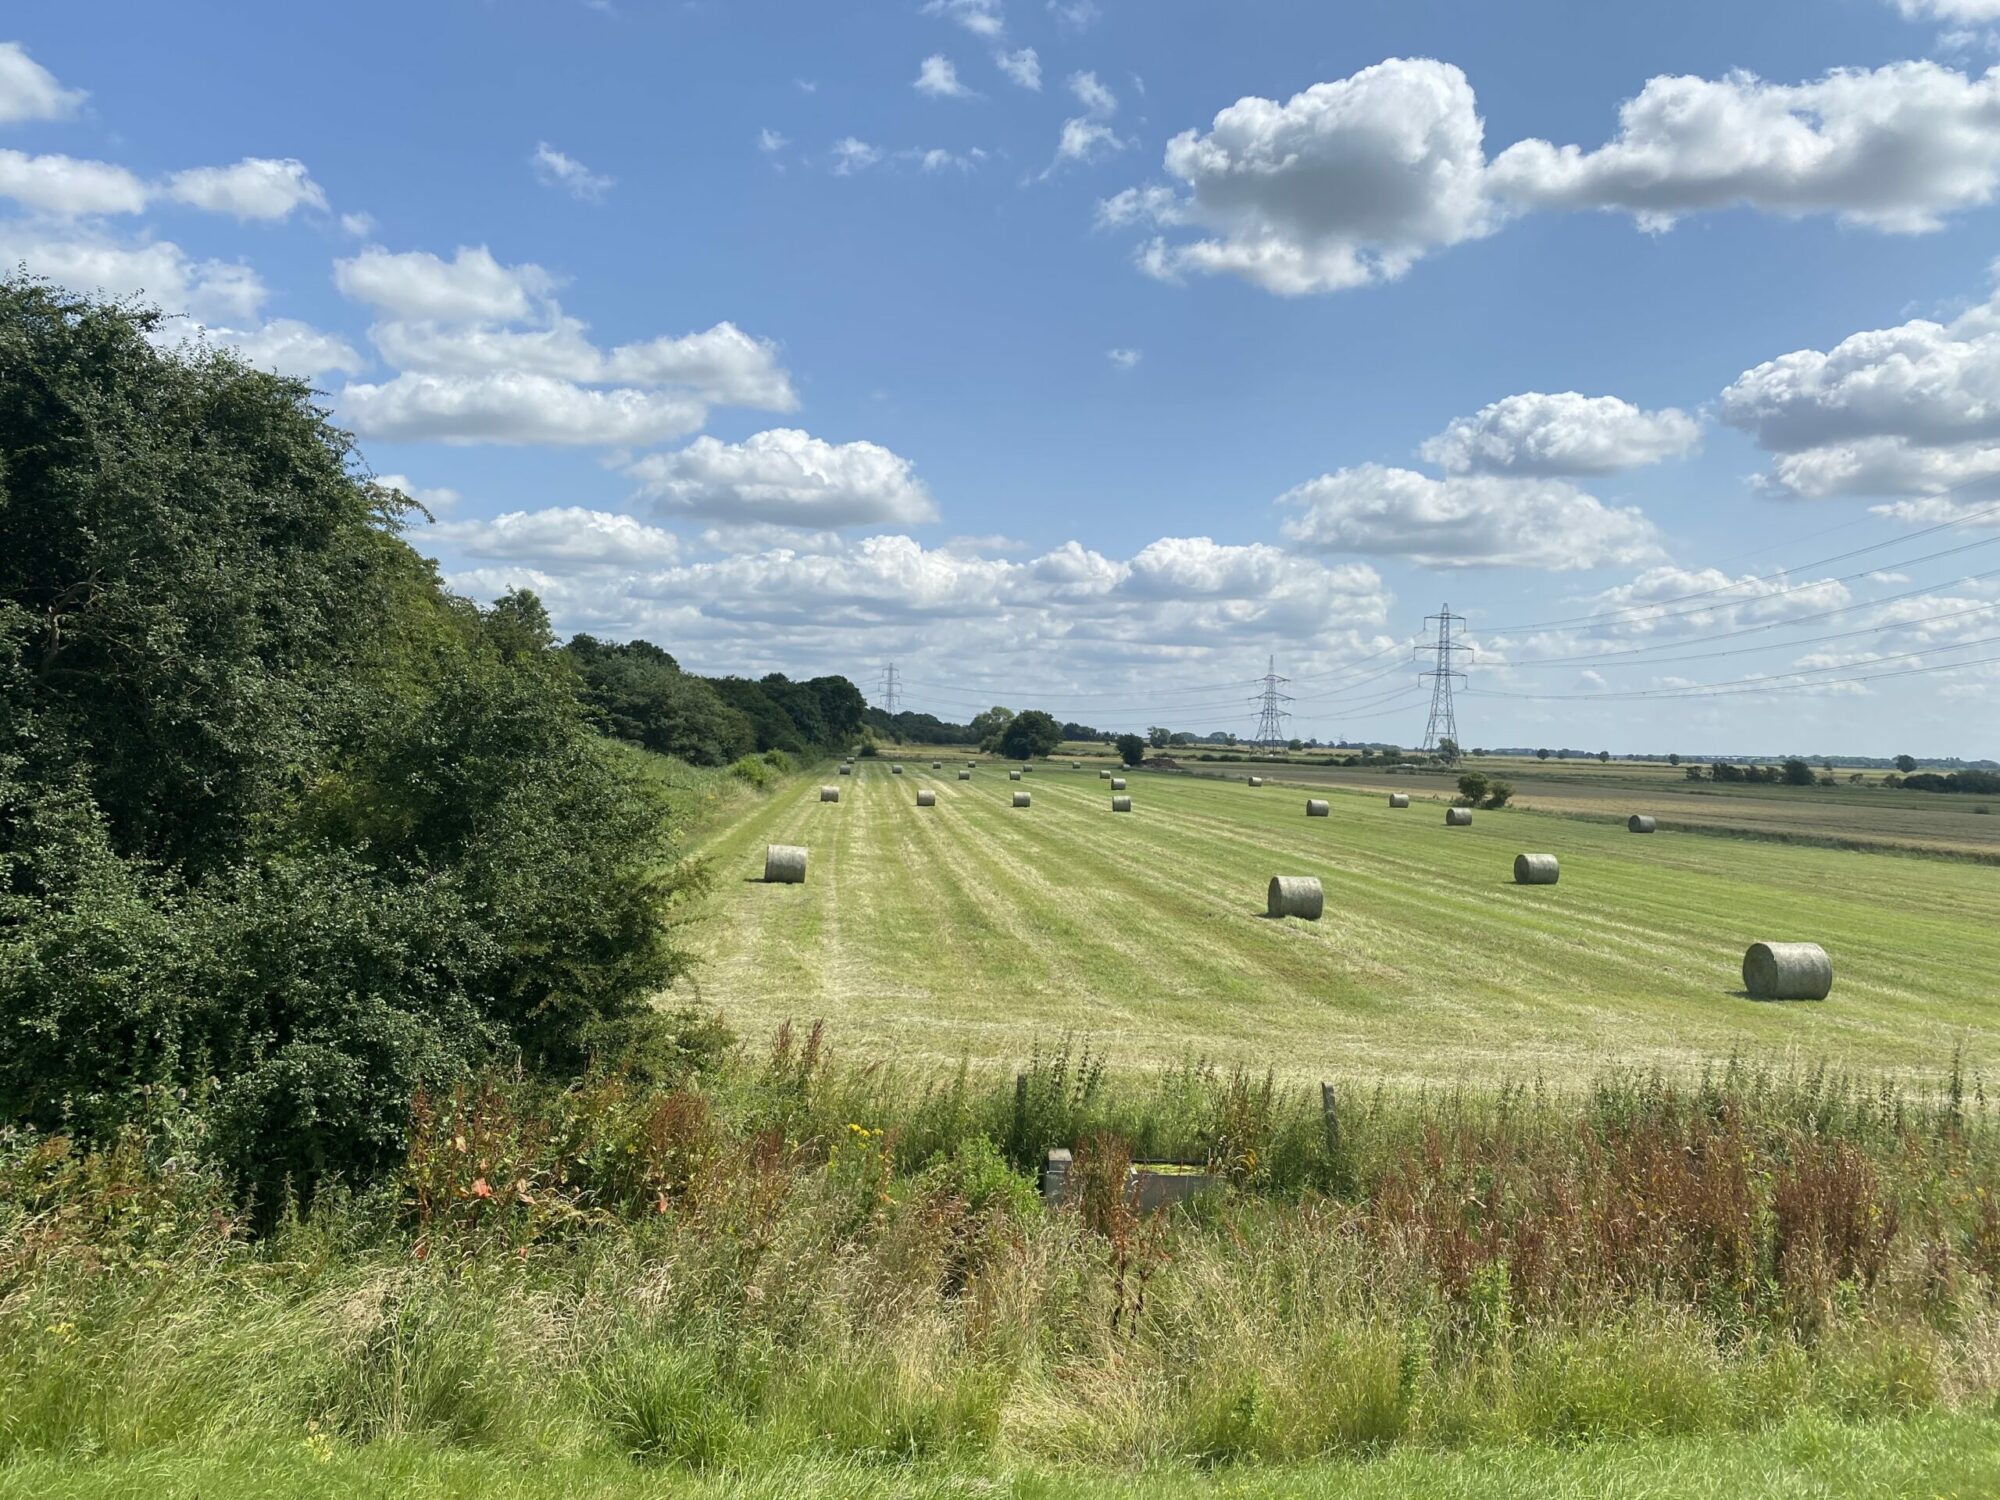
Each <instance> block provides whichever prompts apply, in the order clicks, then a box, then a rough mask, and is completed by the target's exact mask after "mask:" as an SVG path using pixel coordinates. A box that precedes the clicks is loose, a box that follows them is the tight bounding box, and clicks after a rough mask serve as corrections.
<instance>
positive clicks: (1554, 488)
mask: <svg viewBox="0 0 2000 1500" xmlns="http://www.w3.org/2000/svg"><path fill="white" fill-rule="evenodd" d="M1278 504H1279V505H1280V506H1281V507H1283V508H1284V509H1286V510H1288V511H1292V512H1295V513H1294V514H1291V515H1288V516H1287V517H1286V519H1285V520H1284V522H1283V524H1282V526H1281V530H1282V531H1283V533H1284V535H1285V537H1286V538H1287V539H1288V540H1289V541H1291V542H1292V543H1293V544H1294V545H1296V546H1298V547H1300V548H1303V549H1305V550H1307V551H1313V552H1334V553H1338V552H1358V553H1362V554H1364V555H1368V556H1378V557H1406V558H1409V559H1410V560H1411V561H1413V562H1419V563H1422V564H1424V565H1425V566H1426V567H1433V568H1481V567H1517V568H1542V569H1547V570H1549V571H1552V572H1561V571H1568V570H1572V569H1578V568H1598V567H1605V566H1608V565H1613V564H1616V565H1630V564H1634V563H1641V562H1646V561H1649V560H1650V559H1652V558H1655V557H1657V556H1659V554H1660V546H1659V538H1658V534H1657V533H1656V532H1655V530H1654V528H1653V525H1652V523H1651V522H1650V521H1648V520H1647V519H1646V518H1645V516H1644V515H1643V514H1641V513H1640V512H1639V511H1638V510H1637V509H1634V508H1629V507H1627V508H1614V507H1611V506H1607V505H1605V504H1603V503H1602V502H1601V501H1599V500H1598V499H1596V497H1594V496H1592V495H1588V494H1585V493H1584V492H1583V491H1582V490H1580V489H1578V488H1577V487H1576V486H1575V485H1573V484H1569V483H1567V482H1566V481H1563V480H1560V479H1515V478H1503V477H1498V476H1492V475H1484V474H1471V475H1453V476H1449V477H1447V478H1444V479H1433V478H1431V477H1430V476H1428V475H1425V474H1418V473H1415V472H1413V471H1412V470H1409V469H1392V468H1385V467H1383V466H1381V465H1378V464H1364V465H1362V466H1361V467H1359V468H1355V469H1341V470H1339V471H1338V472H1336V473H1333V474H1322V475H1321V476H1320V477H1319V478H1317V479H1313V480H1309V481H1307V482H1306V483H1305V484H1302V485H1299V486H1298V487H1297V488H1295V489H1292V490H1289V491H1287V492H1286V493H1285V494H1284V495H1282V496H1280V497H1279V499H1278Z"/></svg>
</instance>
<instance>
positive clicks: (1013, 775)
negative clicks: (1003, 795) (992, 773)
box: [1007, 771, 1021, 781]
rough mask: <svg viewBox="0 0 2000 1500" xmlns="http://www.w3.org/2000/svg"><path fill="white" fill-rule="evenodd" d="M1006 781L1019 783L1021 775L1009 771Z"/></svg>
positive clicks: (1017, 772)
mask: <svg viewBox="0 0 2000 1500" xmlns="http://www.w3.org/2000/svg"><path fill="white" fill-rule="evenodd" d="M1007 779H1008V780H1009V781H1019V780H1020V779H1021V773H1020V772H1019V771H1009V772H1008V773H1007Z"/></svg>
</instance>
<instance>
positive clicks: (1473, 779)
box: [1458, 771, 1493, 807]
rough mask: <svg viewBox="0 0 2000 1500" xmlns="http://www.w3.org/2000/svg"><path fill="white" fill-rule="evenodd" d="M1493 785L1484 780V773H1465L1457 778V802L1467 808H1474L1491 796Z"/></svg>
mask: <svg viewBox="0 0 2000 1500" xmlns="http://www.w3.org/2000/svg"><path fill="white" fill-rule="evenodd" d="M1492 790H1493V783H1492V782H1490V781H1488V780H1487V779H1486V773H1485V772H1484V771H1467V772H1466V773H1465V774H1464V775H1463V776H1461V777H1459V778H1458V800H1459V801H1460V802H1463V803H1464V804H1465V805H1466V806H1467V807H1476V806H1478V805H1479V803H1481V802H1482V801H1484V800H1485V799H1486V797H1487V796H1488V795H1490V794H1491V792H1492Z"/></svg>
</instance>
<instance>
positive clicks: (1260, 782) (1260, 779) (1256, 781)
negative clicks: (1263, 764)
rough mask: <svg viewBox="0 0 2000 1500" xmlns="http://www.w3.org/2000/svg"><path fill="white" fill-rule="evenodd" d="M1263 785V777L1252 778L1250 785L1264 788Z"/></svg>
mask: <svg viewBox="0 0 2000 1500" xmlns="http://www.w3.org/2000/svg"><path fill="white" fill-rule="evenodd" d="M1263 784H1264V778H1263V777H1261V776H1252V777H1251V778H1250V785H1252V786H1262V785H1263Z"/></svg>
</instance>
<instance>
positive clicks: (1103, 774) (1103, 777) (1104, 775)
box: [1097, 769, 1111, 781]
mask: <svg viewBox="0 0 2000 1500" xmlns="http://www.w3.org/2000/svg"><path fill="white" fill-rule="evenodd" d="M1097 779H1098V780H1099V781H1109V780H1110V779H1111V773H1110V772H1109V771H1105V770H1101V769H1100V770H1099V771H1098V773H1097Z"/></svg>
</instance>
